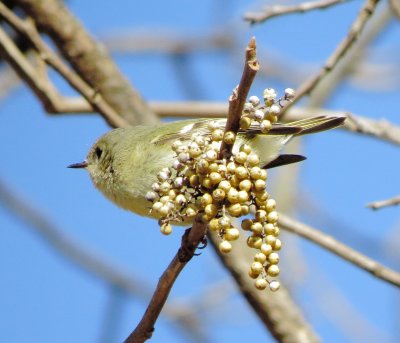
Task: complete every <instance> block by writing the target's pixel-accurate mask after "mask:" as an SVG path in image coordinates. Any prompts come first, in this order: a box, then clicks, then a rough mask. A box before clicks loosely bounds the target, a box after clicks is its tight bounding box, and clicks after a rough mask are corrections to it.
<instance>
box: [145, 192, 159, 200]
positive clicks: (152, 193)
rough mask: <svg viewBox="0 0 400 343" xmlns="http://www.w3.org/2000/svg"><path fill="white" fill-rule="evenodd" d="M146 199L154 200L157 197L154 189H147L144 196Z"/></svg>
mask: <svg viewBox="0 0 400 343" xmlns="http://www.w3.org/2000/svg"><path fill="white" fill-rule="evenodd" d="M145 198H146V200H147V201H154V200H156V199H157V198H158V195H157V193H156V192H154V191H148V192H147V193H146V196H145Z"/></svg>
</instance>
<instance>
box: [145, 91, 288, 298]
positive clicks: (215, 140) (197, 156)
mask: <svg viewBox="0 0 400 343" xmlns="http://www.w3.org/2000/svg"><path fill="white" fill-rule="evenodd" d="M293 95H294V94H293V91H292V90H291V89H287V90H286V91H285V98H284V99H285V100H290V99H291V98H292V97H293ZM282 100H283V99H279V100H276V92H275V90H273V89H270V88H269V89H266V90H265V91H264V104H263V105H261V104H260V100H259V98H257V97H256V96H252V97H250V98H249V101H248V102H246V104H245V107H244V110H243V116H242V118H241V121H240V125H241V129H242V130H246V129H248V128H249V127H250V126H251V125H253V126H254V125H258V126H259V128H260V130H261V131H262V132H263V133H267V132H268V130H270V129H271V127H272V123H274V122H276V121H277V115H278V114H279V112H280V111H281V104H280V103H281V101H282ZM208 132H209V133H208V134H204V132H202V133H199V132H194V133H193V134H192V137H191V139H190V140H189V141H186V142H182V141H180V140H177V141H175V142H174V143H173V145H172V149H173V151H174V152H175V153H176V159H175V160H174V163H173V166H172V167H171V168H163V169H162V170H161V171H160V172H159V173H158V175H157V178H158V182H156V183H154V184H153V185H152V190H151V191H149V192H148V193H147V194H146V199H147V200H149V201H151V202H152V208H151V211H152V214H153V215H155V216H156V217H157V218H159V223H160V229H161V232H162V233H163V234H166V235H169V234H170V233H171V232H172V226H171V223H174V222H178V221H190V220H191V219H193V218H194V216H196V215H197V214H199V213H200V214H201V215H202V220H203V222H205V223H207V224H208V227H209V229H210V230H211V231H214V232H217V234H218V235H219V236H220V237H221V239H222V240H221V242H220V244H219V250H220V251H221V253H229V252H230V251H231V250H232V244H231V241H234V240H237V239H238V238H239V235H240V231H239V230H238V229H237V228H235V227H234V226H233V225H232V223H231V218H232V217H242V216H247V215H249V214H250V210H254V215H253V216H252V217H251V218H248V217H247V218H246V219H244V220H242V224H241V228H242V229H243V230H244V231H248V232H249V233H250V235H249V236H248V238H247V245H248V247H250V248H253V249H256V250H257V252H256V253H255V255H254V261H253V263H252V264H251V266H250V270H249V276H250V277H251V278H253V279H256V281H255V287H256V288H257V289H260V290H262V289H265V288H266V287H267V286H268V285H269V288H270V290H272V291H276V290H278V289H279V282H278V281H276V280H269V277H271V278H274V277H276V276H278V275H279V267H278V262H279V254H278V252H277V251H279V250H280V248H281V241H280V240H279V239H278V238H277V237H278V235H279V228H278V227H277V222H278V213H277V212H276V210H275V206H276V202H275V200H274V199H272V198H270V196H269V195H268V193H267V192H266V190H265V189H266V180H267V172H266V170H265V169H262V168H260V159H259V156H258V155H257V154H256V153H255V152H254V151H252V148H251V146H250V145H247V144H241V145H240V147H239V149H238V151H237V152H236V153H234V154H233V155H232V156H231V157H230V158H229V159H222V160H220V159H218V156H219V151H220V146H221V142H222V141H224V142H225V143H227V144H230V145H232V144H234V143H235V141H236V134H235V133H234V132H231V131H228V132H224V131H223V130H222V129H221V128H220V127H219V125H218V123H217V122H214V121H211V122H209V123H208ZM239 140H240V139H239ZM237 143H238V142H237ZM239 144H240V143H239Z"/></svg>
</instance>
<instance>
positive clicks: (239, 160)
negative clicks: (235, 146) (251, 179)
mask: <svg viewBox="0 0 400 343" xmlns="http://www.w3.org/2000/svg"><path fill="white" fill-rule="evenodd" d="M247 156H248V155H247V154H246V153H245V152H244V151H239V152H238V153H237V154H236V155H235V161H236V162H237V163H239V164H244V163H245V162H246V160H247Z"/></svg>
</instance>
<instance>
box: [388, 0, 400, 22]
mask: <svg viewBox="0 0 400 343" xmlns="http://www.w3.org/2000/svg"><path fill="white" fill-rule="evenodd" d="M389 5H390V9H391V10H392V12H393V14H394V15H395V16H396V17H397V19H400V1H399V0H389Z"/></svg>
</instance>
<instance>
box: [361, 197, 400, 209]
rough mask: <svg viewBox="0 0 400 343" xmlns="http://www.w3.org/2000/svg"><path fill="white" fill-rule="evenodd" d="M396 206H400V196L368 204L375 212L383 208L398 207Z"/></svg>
mask: <svg viewBox="0 0 400 343" xmlns="http://www.w3.org/2000/svg"><path fill="white" fill-rule="evenodd" d="M396 205H400V196H396V197H393V198H391V199H386V200H380V201H374V202H370V203H369V204H367V207H369V208H371V209H373V210H379V209H381V208H383V207H388V206H396Z"/></svg>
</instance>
